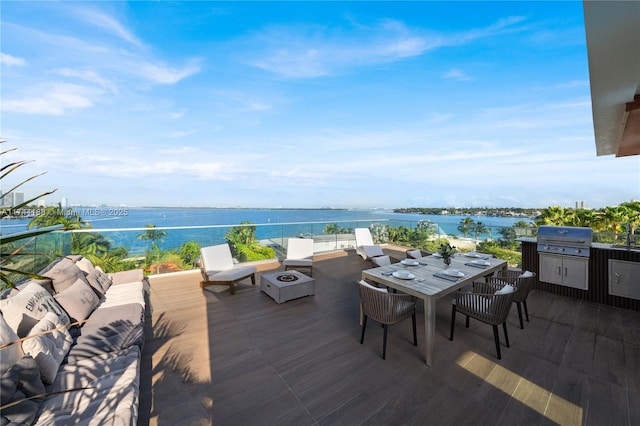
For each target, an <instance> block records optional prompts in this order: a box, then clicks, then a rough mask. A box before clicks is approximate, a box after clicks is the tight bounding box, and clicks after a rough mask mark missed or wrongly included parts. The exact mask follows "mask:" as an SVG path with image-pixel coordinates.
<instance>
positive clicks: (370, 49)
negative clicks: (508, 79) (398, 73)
mask: <svg viewBox="0 0 640 426" xmlns="http://www.w3.org/2000/svg"><path fill="white" fill-rule="evenodd" d="M525 20H526V18H525V17H520V16H518V17H509V18H505V19H501V20H500V21H498V22H496V23H495V24H492V25H490V26H488V27H485V28H480V29H474V30H470V31H467V32H463V33H453V34H427V33H426V32H425V30H414V29H411V28H408V27H407V26H406V25H405V24H404V23H402V22H400V21H395V20H383V21H381V23H379V24H378V25H375V26H370V27H365V26H362V25H356V26H355V29H356V30H357V31H356V33H355V36H353V37H352V38H351V39H350V40H349V41H345V39H344V37H342V34H341V33H340V32H339V31H333V32H332V31H331V30H330V29H328V28H324V27H318V26H309V27H303V26H291V27H283V26H279V27H271V28H267V29H264V30H263V31H262V32H260V33H258V34H257V35H256V36H255V37H254V39H253V40H249V44H255V45H257V46H260V47H259V48H258V51H256V52H254V53H253V55H252V56H253V57H252V58H250V59H246V60H245V61H246V62H247V63H248V64H249V65H251V66H254V67H256V68H259V69H262V70H265V71H269V72H272V73H275V74H278V75H280V76H282V77H285V78H314V77H322V76H327V75H331V74H333V73H335V72H336V71H337V70H340V69H343V68H350V67H357V66H368V65H375V64H380V63H388V62H394V61H398V60H401V59H404V58H409V57H414V56H419V55H422V54H424V53H425V52H428V51H430V50H434V49H437V48H442V47H447V46H457V45H461V44H467V43H470V42H472V41H473V40H476V39H478V38H482V37H491V36H495V35H497V34H500V33H502V32H505V31H517V30H518V27H517V24H519V23H521V22H523V21H525ZM351 23H352V22H351ZM352 29H353V28H352Z"/></svg>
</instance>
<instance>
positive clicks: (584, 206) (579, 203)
mask: <svg viewBox="0 0 640 426" xmlns="http://www.w3.org/2000/svg"><path fill="white" fill-rule="evenodd" d="M587 208H588V207H587V202H586V201H576V209H587Z"/></svg>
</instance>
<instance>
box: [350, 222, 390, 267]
mask: <svg viewBox="0 0 640 426" xmlns="http://www.w3.org/2000/svg"><path fill="white" fill-rule="evenodd" d="M355 233H356V253H358V254H359V255H360V256H362V258H363V259H364V260H371V258H374V257H376V256H384V252H383V251H382V248H380V246H379V245H377V244H374V243H373V238H371V231H369V228H356V229H355Z"/></svg>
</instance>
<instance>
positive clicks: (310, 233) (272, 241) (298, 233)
mask: <svg viewBox="0 0 640 426" xmlns="http://www.w3.org/2000/svg"><path fill="white" fill-rule="evenodd" d="M245 228H249V229H250V230H252V231H251V232H253V235H254V236H255V240H257V242H258V243H259V245H260V246H264V247H271V248H272V249H273V252H270V253H273V256H271V258H282V257H284V256H285V255H286V240H287V239H288V238H296V237H297V238H312V239H313V240H314V252H315V253H322V252H328V251H333V250H341V249H350V248H355V245H356V241H355V234H354V229H355V228H369V229H371V232H372V235H373V238H374V241H375V242H376V243H392V244H396V245H400V246H405V247H420V248H424V244H425V243H426V242H427V241H433V240H437V239H439V238H449V239H451V238H453V244H454V245H456V244H457V245H458V247H459V248H461V249H462V250H471V249H475V247H476V245H478V244H480V243H483V242H487V241H493V242H496V243H500V247H503V246H505V244H504V243H505V242H508V243H509V244H508V246H509V247H508V248H509V249H510V250H511V251H519V245H518V243H517V242H516V239H517V238H519V237H535V231H536V229H535V228H515V227H501V226H486V227H483V228H482V229H476V230H474V229H467V230H460V229H459V228H458V225H456V224H444V223H433V222H429V221H406V220H391V219H380V220H352V221H342V222H340V221H338V222H336V221H326V222H324V221H323V222H292V223H259V224H253V223H252V224H246V225H244V224H236V225H210V226H177V227H157V228H152V231H153V233H151V234H150V233H149V230H150V229H149V228H120V229H81V230H71V231H54V232H52V233H50V234H45V235H41V236H38V237H35V238H33V239H32V240H29V242H28V244H27V245H26V246H25V248H24V249H23V250H22V253H23V254H21V255H20V256H19V257H18V258H16V259H18V260H19V265H18V264H16V266H20V268H21V270H26V271H29V272H34V273H37V272H38V271H40V270H41V269H42V268H43V267H44V266H46V265H47V264H48V263H50V262H51V261H52V260H53V259H55V258H56V257H57V256H60V255H69V254H85V255H87V254H88V255H89V256H91V255H97V256H95V258H96V259H99V258H100V255H101V253H104V252H105V251H108V253H109V256H108V257H110V259H109V260H108V262H107V261H105V262H106V267H105V269H107V270H108V269H109V268H113V267H114V266H113V265H114V264H117V263H118V262H119V263H120V265H119V267H120V268H124V269H129V268H137V267H147V268H148V267H150V264H152V263H154V262H156V263H157V262H165V263H172V264H175V268H172V270H175V269H176V268H177V269H193V268H194V267H195V266H196V260H197V256H198V255H199V247H206V246H210V245H215V244H221V243H225V242H227V236H228V233H229V232H231V231H232V230H233V229H236V230H238V229H245ZM418 229H420V230H422V232H416V231H417V230H418ZM464 231H466V232H464ZM23 244H24V243H23ZM194 247H195V249H194ZM189 251H190V253H189ZM238 260H239V261H240V262H242V261H247V260H253V259H242V258H240V259H238ZM109 262H110V263H109ZM150 270H152V271H159V270H160V269H157V268H153V269H150Z"/></svg>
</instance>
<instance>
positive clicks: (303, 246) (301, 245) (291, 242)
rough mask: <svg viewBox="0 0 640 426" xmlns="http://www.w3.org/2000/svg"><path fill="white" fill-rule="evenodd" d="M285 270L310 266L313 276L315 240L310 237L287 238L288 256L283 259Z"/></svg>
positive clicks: (310, 272) (310, 273)
mask: <svg viewBox="0 0 640 426" xmlns="http://www.w3.org/2000/svg"><path fill="white" fill-rule="evenodd" d="M282 264H283V265H284V270H285V271H286V270H288V269H295V268H309V275H311V276H313V240H312V239H310V238H289V239H288V240H287V258H286V259H285V260H283V261H282Z"/></svg>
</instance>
